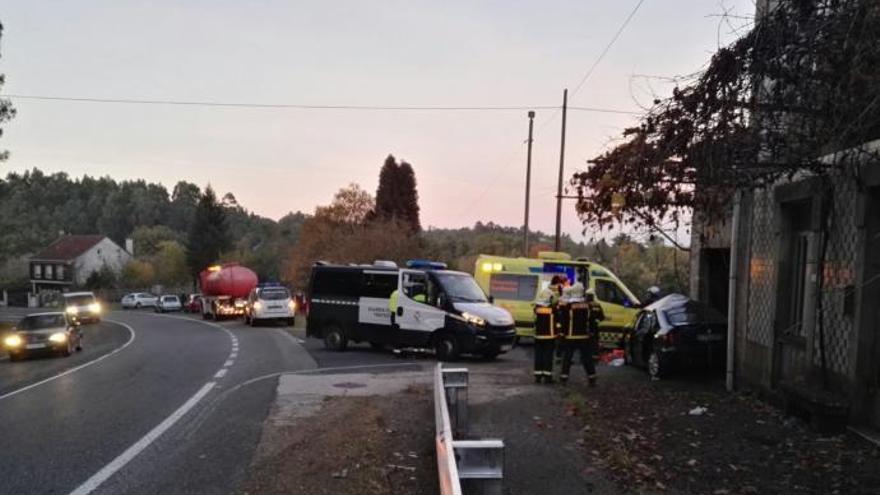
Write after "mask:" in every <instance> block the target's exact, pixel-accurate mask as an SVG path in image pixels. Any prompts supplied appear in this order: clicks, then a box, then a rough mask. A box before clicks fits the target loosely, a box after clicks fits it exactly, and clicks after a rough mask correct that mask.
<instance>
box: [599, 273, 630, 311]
mask: <svg viewBox="0 0 880 495" xmlns="http://www.w3.org/2000/svg"><path fill="white" fill-rule="evenodd" d="M596 298H597V299H599V300H600V301H602V302H607V303H611V304H617V305H620V306H626V307H631V306H632V301H630V300H629V297H627V295H626V293H625V292H623V289H621V288H620V287H619V286H618V285H617V284H616V283H614V282H612V281H610V280H599V279H596Z"/></svg>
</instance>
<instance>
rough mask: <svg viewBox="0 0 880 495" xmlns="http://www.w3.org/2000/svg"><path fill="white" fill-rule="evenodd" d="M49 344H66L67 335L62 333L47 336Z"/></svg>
mask: <svg viewBox="0 0 880 495" xmlns="http://www.w3.org/2000/svg"><path fill="white" fill-rule="evenodd" d="M49 342H55V343H56V344H60V343H63V342H67V334H66V333H64V332H57V333H53V334H52V335H50V336H49Z"/></svg>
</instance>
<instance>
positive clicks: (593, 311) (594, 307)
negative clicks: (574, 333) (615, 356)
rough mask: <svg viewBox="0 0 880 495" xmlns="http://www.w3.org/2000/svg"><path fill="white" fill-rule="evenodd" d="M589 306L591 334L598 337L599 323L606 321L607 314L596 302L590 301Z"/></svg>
mask: <svg viewBox="0 0 880 495" xmlns="http://www.w3.org/2000/svg"><path fill="white" fill-rule="evenodd" d="M587 305H588V306H589V311H588V313H589V316H588V317H587V318H588V322H589V323H588V324H589V330H590V334H592V335H598V334H599V322H600V321H602V320H604V319H605V313H604V312H603V311H602V306H601V305H600V304H599V303H597V302H596V301H590V302H588V303H587Z"/></svg>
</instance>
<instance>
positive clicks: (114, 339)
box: [0, 311, 401, 495]
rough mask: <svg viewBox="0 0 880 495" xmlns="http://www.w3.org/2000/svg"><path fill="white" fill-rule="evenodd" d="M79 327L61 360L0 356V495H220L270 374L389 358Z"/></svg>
mask: <svg viewBox="0 0 880 495" xmlns="http://www.w3.org/2000/svg"><path fill="white" fill-rule="evenodd" d="M0 316H3V315H2V314H0ZM6 316H7V317H10V315H9V314H8V313H7V314H6ZM83 328H84V332H85V336H84V342H83V347H84V349H83V351H82V352H80V353H77V354H75V355H74V356H71V357H69V358H61V357H45V358H39V359H31V360H27V361H23V362H15V363H12V362H9V361H8V360H6V359H4V358H0V459H2V460H3V462H0V493H16V494H28V493H75V494H77V495H80V494H86V493H162V494H167V493H196V492H197V493H232V492H235V491H236V488H237V486H238V485H239V483H240V482H241V481H242V480H243V479H244V478H245V476H246V474H247V469H248V467H249V465H250V462H251V460H252V457H253V454H254V450H255V448H256V446H257V442H258V441H259V438H260V433H261V426H262V422H263V420H264V419H265V418H266V416H267V414H268V412H269V407H270V405H271V404H272V401H273V399H274V395H275V389H276V385H277V378H278V375H279V374H281V373H283V372H295V371H303V370H309V369H314V368H316V367H318V366H320V367H331V368H338V367H348V366H359V365H365V364H366V365H372V364H382V363H389V364H391V363H400V361H401V360H400V358H398V357H395V356H394V355H393V354H392V353H390V352H383V351H372V350H368V349H359V350H354V351H353V352H346V353H327V352H326V351H323V349H321V347H320V343H319V342H318V341H310V342H304V340H302V339H299V338H297V337H294V336H292V335H291V334H290V333H289V332H287V331H285V330H284V329H283V328H281V327H271V326H265V327H258V328H251V327H246V326H244V325H242V324H241V323H240V322H237V321H228V322H220V323H214V322H204V321H202V320H199V319H195V318H192V317H188V316H183V315H155V314H152V313H149V312H139V311H125V312H119V311H117V312H113V313H111V314H109V315H107V317H106V318H105V320H104V322H102V323H100V324H96V325H87V326H84V327H83ZM313 356H314V357H313ZM327 371H328V372H329V371H332V369H328V370H327Z"/></svg>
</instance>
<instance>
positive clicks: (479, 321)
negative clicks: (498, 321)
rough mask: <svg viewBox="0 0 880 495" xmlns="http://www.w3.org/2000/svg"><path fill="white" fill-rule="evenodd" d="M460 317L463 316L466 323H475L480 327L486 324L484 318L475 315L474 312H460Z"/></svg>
mask: <svg viewBox="0 0 880 495" xmlns="http://www.w3.org/2000/svg"><path fill="white" fill-rule="evenodd" d="M461 317H462V318H464V319H465V320H467V322H468V323H471V324H473V325H476V326H478V327H482V326H485V325H486V320H485V319H483V318H482V317H480V316H477V315H475V314H472V313H467V312H465V313H462V314H461Z"/></svg>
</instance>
